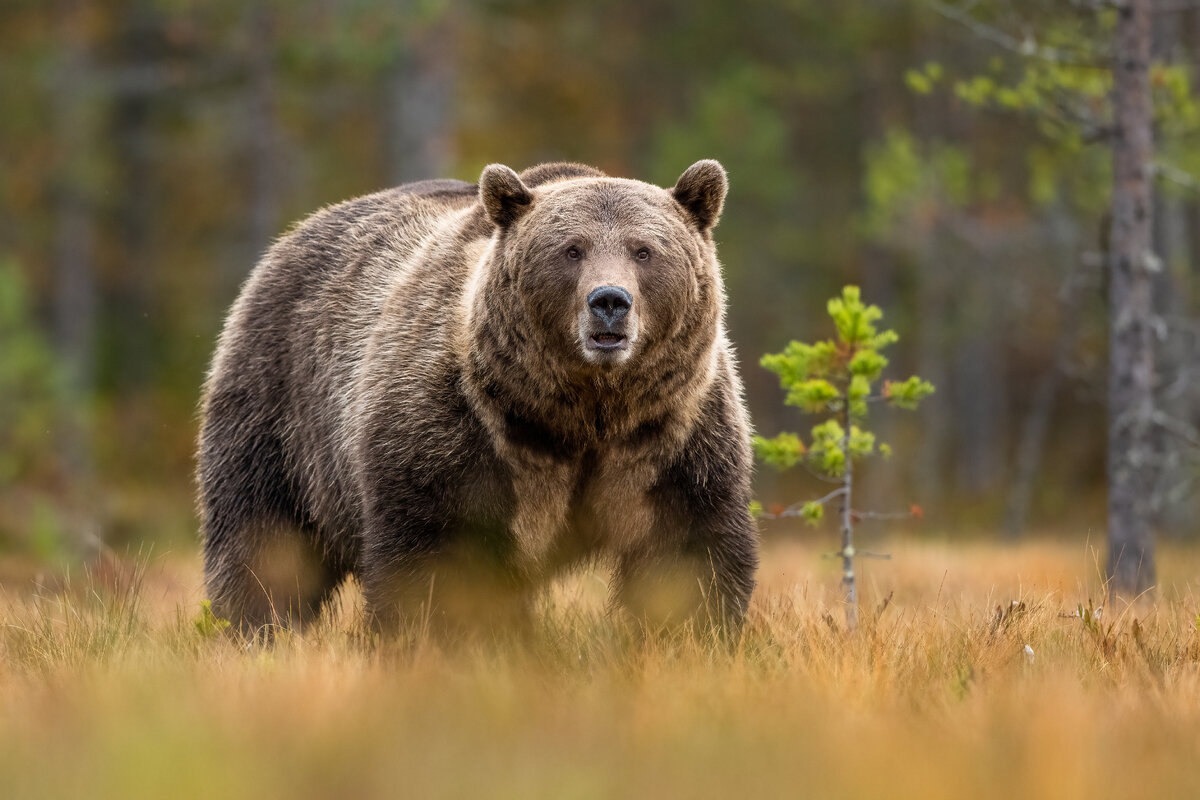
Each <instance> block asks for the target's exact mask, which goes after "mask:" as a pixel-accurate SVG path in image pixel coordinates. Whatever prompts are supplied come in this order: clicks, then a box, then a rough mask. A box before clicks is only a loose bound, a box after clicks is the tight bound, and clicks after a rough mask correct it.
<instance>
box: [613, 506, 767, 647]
mask: <svg viewBox="0 0 1200 800" xmlns="http://www.w3.org/2000/svg"><path fill="white" fill-rule="evenodd" d="M656 494H657V496H656V497H655V500H656V501H657V506H658V509H657V514H656V525H655V529H654V530H652V531H650V534H649V536H648V538H647V539H646V540H645V541H644V542H642V543H641V544H639V545H637V546H635V547H632V548H631V549H629V550H627V551H626V552H624V553H622V554H621V555H620V557H619V559H618V563H617V569H616V573H615V575H614V582H613V583H614V586H613V589H614V591H613V600H614V601H615V603H616V604H618V605H619V606H621V607H623V608H625V609H626V610H627V611H629V613H630V614H632V616H633V617H634V618H635V619H636V620H638V621H639V622H640V623H641V624H643V625H644V626H645V627H646V629H647V630H649V631H656V630H663V629H670V628H673V627H676V626H678V625H680V624H683V623H686V622H689V621H691V622H694V623H696V624H698V625H699V626H700V628H701V630H702V631H703V632H706V633H716V634H717V635H718V636H719V637H720V638H721V639H723V640H725V641H726V642H729V643H735V642H737V641H738V639H739V638H740V635H741V629H742V624H743V622H744V620H745V616H746V611H747V610H748V608H749V605H750V596H751V594H752V593H753V591H754V576H755V572H756V571H757V569H758V534H757V531H756V529H755V526H754V521H753V519H752V518H751V517H750V514H749V511H748V508H747V506H746V505H744V504H742V503H741V502H739V501H740V499H741V498H740V495H739V497H737V499H734V498H712V497H711V496H710V497H709V498H708V501H707V502H703V501H700V500H698V499H697V498H696V497H695V496H694V495H692V493H691V492H687V491H683V492H681V491H678V487H675V488H673V489H668V490H667V491H661V490H660V491H658V492H657V493H656ZM689 495H692V496H689ZM714 500H715V502H714Z"/></svg>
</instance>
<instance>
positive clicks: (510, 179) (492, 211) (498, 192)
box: [479, 164, 533, 228]
mask: <svg viewBox="0 0 1200 800" xmlns="http://www.w3.org/2000/svg"><path fill="white" fill-rule="evenodd" d="M479 199H480V200H481V201H482V202H483V207H484V208H485V209H486V210H487V213H488V216H489V217H491V218H492V222H494V223H496V224H497V225H499V226H500V227H501V228H507V227H508V226H509V225H512V224H513V223H514V222H516V221H517V220H518V219H520V218H521V216H522V215H523V214H524V213H525V212H526V211H528V210H529V207H530V206H531V205H533V193H532V192H530V191H529V189H528V187H526V186H525V184H523V183H521V179H520V178H519V177H517V173H515V172H513V171H512V170H511V169H509V168H508V167H506V166H504V165H503V164H488V165H487V166H486V167H484V168H483V174H482V175H480V176H479Z"/></svg>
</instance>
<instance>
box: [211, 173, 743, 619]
mask: <svg viewBox="0 0 1200 800" xmlns="http://www.w3.org/2000/svg"><path fill="white" fill-rule="evenodd" d="M726 187H727V181H726V176H725V171H724V169H723V168H722V167H721V165H720V164H718V163H717V162H715V161H700V162H698V163H696V164H694V165H692V166H691V167H690V168H689V169H688V170H687V171H686V172H684V173H683V175H682V176H681V177H680V178H679V180H678V182H677V183H676V184H675V186H674V188H672V189H670V190H664V189H660V188H658V187H656V186H651V185H649V184H646V183H642V182H639V181H634V180H625V179H619V178H612V177H608V176H606V175H605V174H604V173H602V172H600V171H598V170H595V169H592V168H591V167H586V166H582V165H577V164H544V165H541V166H538V167H534V168H532V169H529V170H527V171H525V172H524V173H522V174H520V175H517V173H515V172H514V171H513V170H511V169H509V168H508V167H505V166H501V165H498V164H493V165H491V166H488V167H487V168H486V169H484V171H483V174H482V177H481V178H480V181H479V184H478V186H476V185H472V184H468V183H464V182H461V181H451V180H438V181H423V182H420V183H413V184H407V185H404V186H400V187H398V188H395V189H391V190H388V191H384V192H380V193H377V194H372V195H369V196H366V197H361V198H358V199H356V200H351V201H348V202H345V203H342V204H340V205H336V206H332V207H330V208H326V209H324V210H322V211H319V212H317V213H316V214H314V215H312V216H311V217H309V218H308V219H306V220H304V221H303V222H301V223H300V224H299V225H297V226H296V227H295V228H294V229H293V230H291V231H290V232H289V233H288V234H287V235H285V236H284V237H283V238H281V239H280V240H279V241H278V242H276V243H275V245H274V246H273V247H271V248H270V250H269V251H268V252H267V253H266V255H265V256H264V257H263V258H262V260H261V261H260V262H259V264H258V265H257V267H256V268H255V269H254V271H253V273H252V274H251V275H250V277H249V279H248V280H247V282H246V284H245V286H244V287H243V289H242V291H241V294H240V296H239V297H238V299H237V301H236V303H235V304H234V306H233V308H232V311H231V312H230V315H229V318H228V320H227V322H226V325H225V329H224V331H223V333H222V334H221V337H220V341H219V344H218V346H217V350H216V355H215V357H214V360H213V365H212V369H211V372H210V375H209V377H208V380H207V383H206V385H205V389H204V397H203V404H202V405H203V408H202V414H203V424H202V430H201V433H200V445H199V455H198V460H199V465H198V466H199V468H198V480H199V484H200V505H201V514H202V517H203V528H204V557H205V559H204V560H205V581H206V586H207V591H208V594H209V597H210V598H211V600H212V603H213V608H214V610H215V611H216V613H217V614H219V615H221V616H224V617H227V618H230V619H232V620H234V621H235V623H236V625H237V626H238V627H239V629H241V630H242V631H243V632H247V633H254V632H256V631H258V630H261V629H262V626H265V625H270V624H274V623H284V624H287V623H293V624H298V623H301V622H302V621H303V620H304V619H306V618H311V617H312V616H313V615H315V614H316V613H317V612H318V610H319V609H320V607H321V606H322V604H323V603H324V602H325V601H326V600H327V599H328V598H329V597H330V595H331V593H332V592H333V591H334V590H335V589H336V588H337V586H338V585H339V584H340V583H341V581H342V580H343V579H344V578H346V577H347V576H350V575H353V576H355V577H356V578H357V580H358V581H359V582H360V584H361V586H362V589H363V593H364V595H365V597H366V602H367V608H368V613H369V614H370V617H371V619H373V620H374V621H375V623H376V624H377V625H379V626H382V627H384V628H395V627H396V626H397V625H398V624H399V623H401V622H403V621H405V620H414V619H423V620H427V619H429V618H430V616H434V617H436V618H438V619H442V620H446V621H447V622H449V623H450V624H451V626H452V627H454V626H456V625H457V624H459V623H461V622H468V623H471V624H476V625H478V624H484V625H490V624H492V623H493V622H496V621H498V620H501V619H509V618H515V619H521V618H522V617H524V615H525V614H526V612H527V610H528V608H529V603H530V598H531V597H532V596H533V595H534V594H535V592H536V589H537V588H538V587H539V586H540V585H542V584H544V583H545V582H546V581H547V580H549V579H550V578H552V577H553V576H554V575H556V574H558V573H560V572H561V571H563V570H566V569H569V568H571V567H572V566H575V565H579V564H584V563H595V562H598V561H599V562H602V563H606V564H611V565H612V567H613V570H614V571H613V580H612V597H613V601H614V604H615V605H616V606H619V607H623V608H626V609H628V610H629V611H631V612H632V613H633V615H634V616H635V617H637V618H639V619H642V620H644V621H646V622H647V623H649V624H650V625H659V624H669V623H672V622H673V621H675V620H681V619H699V620H701V622H702V623H704V624H709V625H715V626H716V628H717V629H718V630H719V631H723V632H725V633H736V632H737V631H738V630H739V629H740V626H741V622H742V619H743V616H744V615H745V612H746V608H747V604H748V602H749V599H750V594H751V591H752V590H753V587H754V574H755V570H756V567H757V562H758V553H757V536H756V531H755V527H754V524H753V521H752V519H751V517H750V515H749V512H748V504H749V500H750V473H751V465H752V461H751V454H750V448H749V441H748V439H749V426H748V423H747V417H746V411H745V407H744V404H743V399H742V387H741V383H740V380H739V378H738V374H737V368H736V364H735V359H734V354H733V350H732V348H731V346H730V343H729V341H728V340H727V338H726V335H725V330H724V325H723V315H724V303H725V299H724V291H723V288H722V281H721V273H720V266H719V264H718V263H717V256H716V251H715V246H714V243H713V239H712V229H713V226H714V225H716V223H717V220H718V217H719V215H720V213H721V209H722V205H723V203H724V199H725V193H726Z"/></svg>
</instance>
